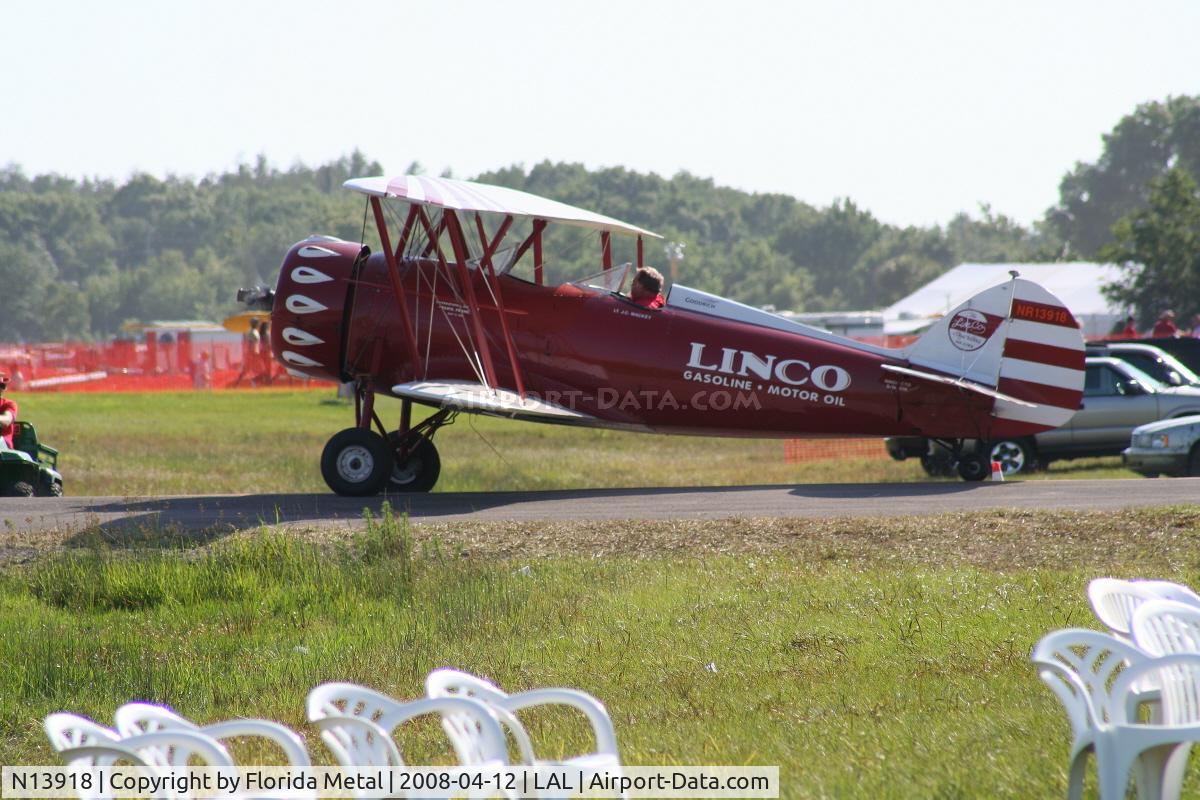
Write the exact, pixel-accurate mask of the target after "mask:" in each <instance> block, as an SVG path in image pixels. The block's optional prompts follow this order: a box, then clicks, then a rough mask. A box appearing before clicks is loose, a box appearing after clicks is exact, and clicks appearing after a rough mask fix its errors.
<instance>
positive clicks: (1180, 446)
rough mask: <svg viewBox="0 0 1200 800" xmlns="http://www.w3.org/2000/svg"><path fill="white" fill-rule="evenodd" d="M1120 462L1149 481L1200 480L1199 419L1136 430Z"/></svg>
mask: <svg viewBox="0 0 1200 800" xmlns="http://www.w3.org/2000/svg"><path fill="white" fill-rule="evenodd" d="M1121 460H1122V461H1123V462H1124V464H1125V466H1126V467H1128V468H1129V469H1131V470H1133V471H1134V472H1138V473H1141V474H1142V475H1145V476H1146V477H1147V478H1157V477H1158V476H1159V475H1177V476H1184V475H1190V476H1192V477H1200V417H1183V418H1182V419H1164V420H1161V421H1159V422H1151V423H1150V424H1149V425H1142V426H1141V427H1139V428H1134V429H1133V436H1132V437H1131V438H1130V443H1129V447H1128V448H1127V449H1126V450H1125V451H1124V452H1123V453H1121Z"/></svg>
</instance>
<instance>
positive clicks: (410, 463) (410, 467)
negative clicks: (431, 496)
mask: <svg viewBox="0 0 1200 800" xmlns="http://www.w3.org/2000/svg"><path fill="white" fill-rule="evenodd" d="M406 438H407V437H405V436H403V435H402V434H401V433H399V432H395V433H392V434H391V435H389V436H388V442H389V444H390V445H391V446H392V449H393V452H394V459H393V466H392V474H391V476H390V478H389V479H388V491H392V492H428V491H430V490H431V489H433V487H434V485H435V484H436V483H437V481H438V476H439V475H441V473H442V459H441V457H440V456H439V455H438V451H437V448H436V447H434V446H433V442H432V441H430V440H429V439H426V438H425V437H424V436H417V439H416V443H415V444H412V443H409V444H408V446H407V447H404V440H405V439H406Z"/></svg>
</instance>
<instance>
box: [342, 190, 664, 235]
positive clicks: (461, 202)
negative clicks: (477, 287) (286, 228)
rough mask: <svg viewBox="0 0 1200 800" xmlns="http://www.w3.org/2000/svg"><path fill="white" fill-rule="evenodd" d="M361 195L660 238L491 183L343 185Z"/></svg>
mask: <svg viewBox="0 0 1200 800" xmlns="http://www.w3.org/2000/svg"><path fill="white" fill-rule="evenodd" d="M342 185H343V186H345V187H346V188H347V189H352V190H354V191H356V192H362V193H363V194H368V195H374V196H375V197H394V198H397V199H399V200H405V201H407V202H409V203H419V204H421V205H430V206H436V207H438V208H448V209H451V210H453V211H482V212H490V213H494V214H511V215H513V216H514V217H531V218H537V219H544V220H549V221H550V222H561V223H563V224H564V225H576V226H579V227H583V228H593V229H595V230H600V231H608V232H611V233H619V234H626V235H628V236H649V237H652V238H654V239H661V238H662V237H661V236H660V235H658V234H657V233H654V232H653V231H648V230H645V229H644V228H639V227H637V226H636V225H630V224H629V223H628V222H622V221H621V220H619V219H613V218H612V217H606V216H604V215H603V214H597V213H595V212H593V211H588V210H586V209H583V208H576V207H575V206H569V205H567V204H566V203H560V202H558V201H557V200H548V199H547V198H545V197H538V196H537V195H536V194H529V193H528V192H522V191H519V190H517V189H509V188H507V187H505V186H492V185H490V184H486V183H475V182H473V181H459V180H454V179H453V178H431V177H428V176H426V175H401V176H399V177H397V178H387V177H377V178H352V179H351V180H348V181H346V182H345V183H344V184H342Z"/></svg>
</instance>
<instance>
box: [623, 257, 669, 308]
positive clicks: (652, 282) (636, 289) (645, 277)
mask: <svg viewBox="0 0 1200 800" xmlns="http://www.w3.org/2000/svg"><path fill="white" fill-rule="evenodd" d="M662 287H663V276H662V273H661V272H659V271H658V270H656V269H655V268H654V267H642V268H641V269H639V270H638V271H637V274H636V275H634V276H633V285H632V286H630V287H629V299H630V300H632V301H633V302H634V303H635V304H636V305H639V306H641V307H642V308H649V309H651V310H657V309H660V308H662V307H663V306H665V305H666V304H667V301H666V298H664V297H663V296H662Z"/></svg>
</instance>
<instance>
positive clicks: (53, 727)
mask: <svg viewBox="0 0 1200 800" xmlns="http://www.w3.org/2000/svg"><path fill="white" fill-rule="evenodd" d="M42 729H43V730H44V731H46V737H47V738H49V739H50V746H51V747H53V748H54V751H55V752H56V753H62V752H63V751H65V750H69V749H75V748H80V747H88V746H91V745H99V744H109V743H112V742H116V741H118V740H120V738H121V735H120V734H119V733H117V732H116V731H115V730H113V729H112V728H106V727H104V726H103V725H101V724H99V723H98V722H95V721H93V720H90V719H88V718H87V717H81V716H79V715H78V714H71V713H68V712H66V711H60V712H58V713H56V714H51V715H50V716H48V717H46V719H45V720H44V721H43V722H42ZM85 766H86V765H85Z"/></svg>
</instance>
